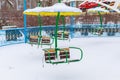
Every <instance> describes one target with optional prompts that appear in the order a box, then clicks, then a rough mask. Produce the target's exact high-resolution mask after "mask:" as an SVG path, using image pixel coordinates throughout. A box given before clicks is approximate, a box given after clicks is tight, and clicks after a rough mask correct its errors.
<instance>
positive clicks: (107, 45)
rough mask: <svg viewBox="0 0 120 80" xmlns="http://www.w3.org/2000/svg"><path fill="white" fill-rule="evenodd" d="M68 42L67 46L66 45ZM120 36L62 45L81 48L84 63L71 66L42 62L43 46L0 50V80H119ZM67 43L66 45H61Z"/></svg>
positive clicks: (77, 40)
mask: <svg viewBox="0 0 120 80" xmlns="http://www.w3.org/2000/svg"><path fill="white" fill-rule="evenodd" d="M65 43H66V44H65ZM119 43H120V37H92V38H88V37H87V38H74V39H71V40H70V42H69V41H59V45H60V46H61V47H63V46H66V47H67V46H68V45H69V46H76V47H80V48H81V49H82V50H83V52H84V56H83V60H82V61H81V62H75V63H70V64H58V65H52V64H46V63H44V62H43V51H42V49H43V48H46V47H49V46H43V47H42V48H38V47H37V46H36V45H34V46H31V45H29V44H24V43H22V44H14V45H9V46H3V47H0V80H120V69H119V68H120V50H119V48H120V45H119ZM62 44H64V45H62Z"/></svg>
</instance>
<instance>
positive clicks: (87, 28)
mask: <svg viewBox="0 0 120 80" xmlns="http://www.w3.org/2000/svg"><path fill="white" fill-rule="evenodd" d="M78 26H79V25H74V28H73V35H74V38H81V37H106V36H109V37H111V36H116V37H120V25H119V24H117V25H111V26H110V25H106V24H105V25H103V26H104V29H103V34H102V35H101V36H98V35H93V34H92V32H93V31H96V27H98V26H99V24H98V25H97V24H82V27H78ZM42 28H43V29H42V30H43V31H42V35H48V36H49V35H50V36H52V35H53V34H54V29H55V26H54V25H51V26H43V27H42ZM70 28H71V27H70V25H66V31H70V30H71V29H70ZM59 30H62V26H59ZM38 34H39V27H38V26H37V27H36V26H35V27H29V28H27V40H29V36H30V35H38ZM24 38H25V37H24V28H11V29H6V30H0V46H5V45H10V44H19V43H24V42H25V41H24Z"/></svg>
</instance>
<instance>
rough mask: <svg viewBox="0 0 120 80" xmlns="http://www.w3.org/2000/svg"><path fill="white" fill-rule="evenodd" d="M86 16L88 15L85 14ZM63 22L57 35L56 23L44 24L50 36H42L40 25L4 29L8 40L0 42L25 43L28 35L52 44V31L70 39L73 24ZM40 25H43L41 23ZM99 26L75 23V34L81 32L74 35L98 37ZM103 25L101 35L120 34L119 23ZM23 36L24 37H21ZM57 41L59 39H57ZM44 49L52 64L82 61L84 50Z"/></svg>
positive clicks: (41, 41)
mask: <svg viewBox="0 0 120 80" xmlns="http://www.w3.org/2000/svg"><path fill="white" fill-rule="evenodd" d="M93 2H95V1H93ZM82 4H84V3H82ZM103 4H106V3H105V2H103ZM112 4H113V2H112ZM114 4H115V2H114ZM109 5H110V4H109ZM95 7H96V6H95ZM102 7H104V6H102ZM112 7H113V6H112ZM108 10H109V11H111V12H110V13H112V8H111V10H110V9H108ZM114 11H117V10H114ZM118 13H119V12H118ZM105 15H106V14H105ZM105 15H102V17H104V16H105ZM82 16H83V15H82ZM84 16H86V15H84ZM88 16H89V15H88ZM93 16H94V15H93ZM38 17H39V16H38ZM98 17H99V16H98ZM87 18H88V17H87ZM89 18H90V17H89ZM59 19H60V18H59ZM91 20H92V19H91ZM104 20H105V19H104V18H103V21H104ZM38 21H39V20H38ZM58 21H59V20H58ZM118 21H119V20H118ZM62 22H63V25H62V26H61V25H59V28H60V27H63V28H61V29H60V31H59V30H58V31H57V35H56V33H54V31H55V30H56V26H54V25H52V27H50V26H47V28H48V29H47V28H46V27H43V26H42V30H41V31H44V30H45V32H47V34H49V37H48V36H42V34H40V27H34V28H36V29H37V30H34V28H31V29H29V28H26V29H25V28H24V29H25V30H23V29H17V30H16V29H11V30H4V32H5V34H4V33H0V35H1V34H4V35H6V37H4V38H5V39H6V40H4V41H3V42H1V41H0V43H3V44H4V43H7V42H9V44H10V43H11V44H12V43H13V42H18V43H20V42H22V43H23V42H24V41H25V40H24V38H26V37H27V40H29V41H30V43H31V44H38V45H41V46H42V45H48V44H50V45H51V44H52V43H53V42H54V39H53V41H51V34H50V33H53V35H52V36H53V37H54V38H55V37H56V36H57V38H56V39H61V40H66V39H69V37H70V35H71V34H70V33H71V32H69V31H70V30H71V29H70V28H71V25H65V24H64V20H63V21H62ZM86 22H87V21H86ZM91 22H92V21H91ZM98 22H99V20H98ZM64 25H65V27H64ZM26 26H27V25H26ZM39 26H41V24H39ZM53 26H54V27H53ZM99 26H101V24H97V23H96V24H89V23H88V24H83V23H81V24H78V25H77V24H74V29H73V33H72V34H73V35H75V34H76V33H77V34H79V35H77V36H74V37H85V36H88V37H89V36H92V37H96V36H97V37H98V35H92V34H91V33H93V32H98V29H97V27H99ZM102 27H103V28H102V33H101V37H105V36H120V25H119V23H116V24H104V23H103V24H102ZM24 31H26V32H27V36H26V35H25V34H23V33H25V32H24ZM0 32H1V31H0ZM18 32H19V33H18ZM16 33H17V34H16ZM21 33H22V34H21ZM14 34H15V35H14ZM21 37H22V39H20V38H21ZM74 37H73V38H74ZM0 40H3V37H1V38H0ZM55 41H57V40H55ZM50 42H52V43H50ZM55 44H56V43H55ZM6 45H8V44H6ZM0 46H1V45H0ZM72 50H73V51H72ZM75 50H78V52H77V51H75ZM43 51H44V59H45V62H46V63H51V64H59V63H70V62H77V61H81V59H82V57H83V52H82V50H81V49H80V48H76V47H64V48H61V47H56V46H55V47H54V48H46V49H43ZM72 53H75V54H76V53H78V56H79V57H78V58H73V59H71V57H72V56H73V55H74V54H73V55H72ZM79 53H80V55H79Z"/></svg>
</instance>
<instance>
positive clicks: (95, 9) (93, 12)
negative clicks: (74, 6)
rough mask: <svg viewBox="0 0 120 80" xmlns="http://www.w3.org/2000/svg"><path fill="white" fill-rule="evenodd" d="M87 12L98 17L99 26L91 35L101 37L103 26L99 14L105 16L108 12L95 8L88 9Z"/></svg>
mask: <svg viewBox="0 0 120 80" xmlns="http://www.w3.org/2000/svg"><path fill="white" fill-rule="evenodd" d="M87 12H88V13H91V12H92V14H96V13H97V14H98V15H99V16H100V26H99V27H98V28H97V29H96V30H95V31H93V34H95V35H99V36H100V35H102V34H103V24H102V21H103V19H102V15H101V14H107V13H109V11H108V10H105V9H103V8H101V7H96V8H91V9H88V10H87Z"/></svg>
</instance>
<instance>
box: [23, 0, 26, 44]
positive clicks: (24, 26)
mask: <svg viewBox="0 0 120 80" xmlns="http://www.w3.org/2000/svg"><path fill="white" fill-rule="evenodd" d="M23 4H24V10H26V9H27V2H26V0H24V3H23ZM24 36H25V38H24V41H25V43H27V16H26V15H25V14H24Z"/></svg>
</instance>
